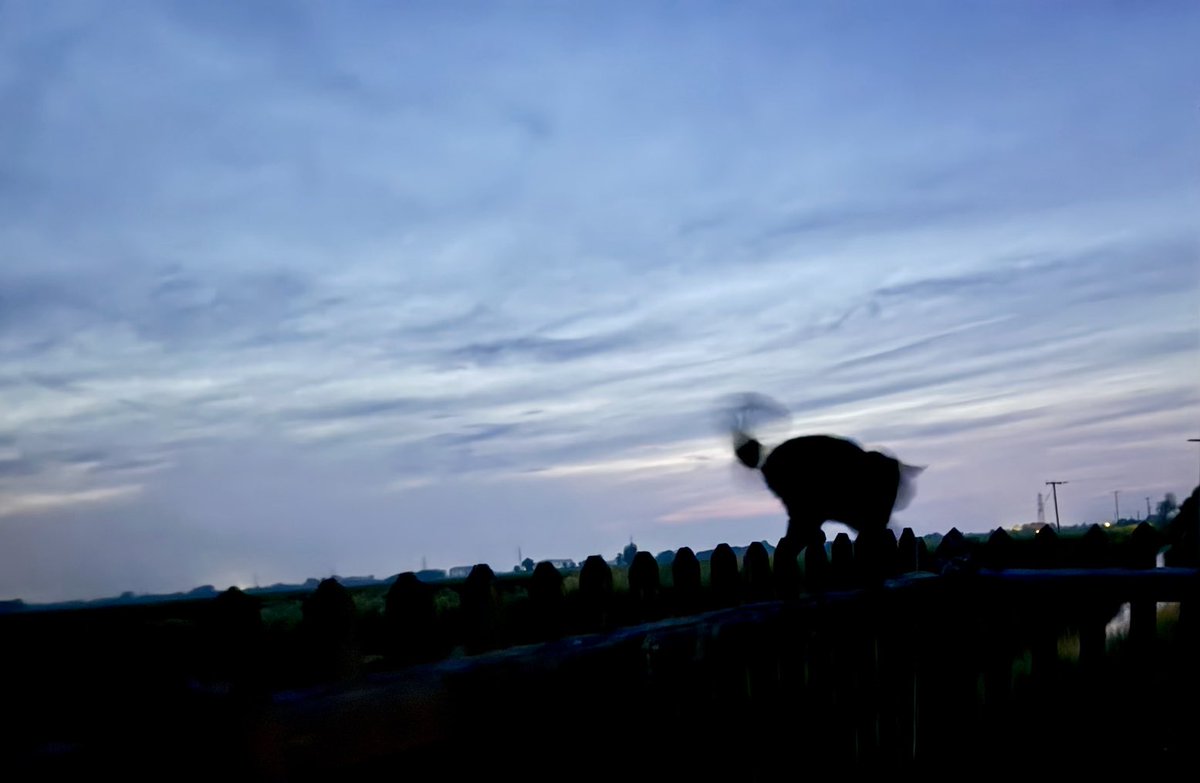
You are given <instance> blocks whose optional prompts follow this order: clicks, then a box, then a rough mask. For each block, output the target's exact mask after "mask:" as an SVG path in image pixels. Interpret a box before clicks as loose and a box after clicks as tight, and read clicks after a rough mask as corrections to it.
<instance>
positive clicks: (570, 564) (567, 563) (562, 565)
mask: <svg viewBox="0 0 1200 783" xmlns="http://www.w3.org/2000/svg"><path fill="white" fill-rule="evenodd" d="M546 562H548V563H550V565H552V566H554V567H555V568H557V569H558V570H559V571H562V570H564V569H571V568H579V566H578V565H576V563H575V561H574V560H569V559H568V560H555V559H554V558H551V559H550V560H548V561H546Z"/></svg>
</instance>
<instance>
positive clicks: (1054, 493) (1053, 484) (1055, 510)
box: [1046, 481, 1069, 533]
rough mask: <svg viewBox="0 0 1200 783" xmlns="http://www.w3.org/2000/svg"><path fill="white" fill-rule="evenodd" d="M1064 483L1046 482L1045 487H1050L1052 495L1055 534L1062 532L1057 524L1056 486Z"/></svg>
mask: <svg viewBox="0 0 1200 783" xmlns="http://www.w3.org/2000/svg"><path fill="white" fill-rule="evenodd" d="M1067 483H1069V482H1066V481H1047V482H1046V486H1048V487H1050V492H1051V493H1052V494H1053V495H1054V529H1055V531H1056V532H1059V533H1061V532H1062V525H1060V524H1059V522H1058V485H1059V484H1067Z"/></svg>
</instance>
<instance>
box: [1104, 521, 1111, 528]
mask: <svg viewBox="0 0 1200 783" xmlns="http://www.w3.org/2000/svg"><path fill="white" fill-rule="evenodd" d="M1104 526H1105V527H1112V522H1105V523H1104Z"/></svg>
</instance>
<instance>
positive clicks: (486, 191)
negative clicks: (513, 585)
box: [0, 1, 1200, 601]
mask: <svg viewBox="0 0 1200 783" xmlns="http://www.w3.org/2000/svg"><path fill="white" fill-rule="evenodd" d="M1198 35H1200V8H1198V7H1197V6H1196V5H1195V4H1194V3H1188V2H1178V3H1169V2H1164V3H1136V4H1135V3H1028V4H1026V3H1016V2H1009V3H963V2H944V3H924V2H913V3H891V2H878V3H865V2H864V3H810V4H794V3H778V4H776V3H747V4H731V3H701V2H696V3H596V4H589V3H569V4H551V3H534V2H524V3H480V4H473V3H449V4H433V3H414V4H405V5H403V6H401V5H399V4H393V3H369V2H353V3H282V2H280V3H270V2H264V3H253V4H244V3H184V2H181V3H167V2H154V3H132V2H130V3H120V4H112V3H99V2H95V3H91V2H58V3H41V2H11V1H9V2H0V105H2V106H4V107H5V108H4V114H3V118H2V119H0V597H23V598H25V599H27V600H34V601H43V600H54V599H61V598H74V597H90V596H97V595H111V594H115V593H118V592H121V591H123V590H133V591H137V592H150V591H166V590H177V589H188V588H190V587H193V586H195V585H199V584H205V583H212V584H215V585H217V586H218V587H224V586H227V585H229V584H241V585H247V584H253V583H254V582H256V581H257V582H259V583H262V584H267V583H271V582H275V581H296V580H299V579H303V578H305V577H309V576H324V575H328V574H331V573H340V574H366V573H374V574H376V575H378V576H384V575H388V574H394V573H397V572H399V571H403V570H409V569H415V568H419V567H420V566H421V564H422V562H423V561H424V562H427V563H428V564H429V565H430V566H438V567H449V566H452V565H459V564H470V563H474V562H489V563H491V564H492V565H493V566H494V567H497V568H508V567H510V566H511V565H512V564H513V563H515V562H516V555H517V549H518V547H520V548H521V551H522V552H523V553H524V554H525V555H527V556H531V557H534V558H535V559H538V558H547V557H573V558H576V559H580V558H582V557H584V556H586V555H588V554H592V553H601V554H605V555H607V556H612V555H613V554H614V553H616V552H617V551H619V549H620V548H621V546H623V545H624V544H625V543H626V542H627V541H628V540H629V538H630V537H631V536H632V537H633V539H634V540H635V541H636V542H637V543H638V545H639V546H640V547H641V548H643V549H649V550H651V551H655V552H657V551H660V550H662V549H667V548H672V549H673V548H677V547H679V546H683V545H689V546H692V547H693V548H695V549H701V548H708V547H711V546H713V545H715V544H717V543H719V542H721V541H729V542H731V543H746V542H749V541H752V540H758V539H769V540H772V541H773V540H776V539H777V538H778V537H779V536H780V535H781V534H782V533H783V530H784V517H783V513H782V508H781V507H780V506H779V505H778V503H777V501H775V500H774V498H773V497H772V496H770V495H769V493H768V492H767V491H766V489H765V488H764V487H762V486H761V482H758V481H756V479H755V478H754V476H752V475H747V474H744V473H739V472H738V471H739V470H740V468H738V467H736V466H735V465H734V464H733V458H732V453H731V449H730V445H729V443H728V440H727V438H726V437H725V436H724V435H723V434H722V433H721V432H720V431H719V430H718V429H717V428H716V427H715V426H714V423H713V408H714V405H715V404H716V402H717V400H719V399H720V397H721V396H722V395H725V394H727V393H730V392H736V391H742V390H754V391H758V392H763V393H767V394H770V395H772V396H773V397H776V398H777V399H779V400H781V401H783V402H784V403H786V404H787V406H788V407H789V408H790V409H791V411H792V413H793V420H792V422H791V429H790V430H789V432H790V434H802V433H817V432H825V433H833V434H838V435H842V436H845V437H851V438H854V439H856V440H858V441H860V442H861V443H863V444H865V445H868V446H871V447H882V448H886V449H887V450H889V451H891V452H892V453H894V454H896V455H898V456H900V457H901V458H903V459H905V460H906V461H908V462H912V463H916V464H924V465H928V466H929V467H928V469H927V470H926V472H925V473H924V474H923V475H922V476H921V478H920V480H919V483H918V490H917V494H916V497H915V499H914V500H913V502H912V503H911V504H910V505H909V507H908V508H907V509H905V510H904V511H902V512H900V513H899V514H898V515H897V518H896V521H897V523H898V524H901V525H910V526H912V527H913V528H914V529H916V530H917V531H918V532H922V533H923V532H934V531H945V530H947V529H949V527H951V526H958V527H959V528H960V529H962V530H964V531H982V530H988V529H991V528H994V527H995V526H997V525H1002V524H1003V525H1011V524H1017V523H1021V522H1028V521H1032V520H1033V519H1034V516H1035V513H1036V508H1035V497H1036V494H1037V493H1038V492H1039V491H1044V490H1046V489H1047V488H1046V487H1045V486H1044V482H1045V481H1046V480H1049V479H1065V480H1069V481H1070V482H1071V483H1070V484H1069V485H1068V486H1066V487H1063V488H1062V489H1063V492H1061V493H1060V496H1059V501H1060V507H1061V510H1062V513H1063V517H1064V522H1069V523H1073V522H1081V521H1088V522H1092V521H1100V520H1103V519H1105V518H1107V517H1109V516H1110V515H1111V513H1112V507H1113V497H1112V491H1113V490H1121V492H1122V495H1121V500H1122V511H1123V512H1126V511H1127V512H1132V511H1133V510H1134V509H1139V510H1140V511H1142V512H1143V513H1144V511H1145V501H1144V497H1146V496H1149V497H1151V499H1152V501H1154V502H1156V501H1157V500H1158V499H1159V498H1160V497H1161V496H1162V494H1163V493H1165V492H1168V491H1171V492H1175V493H1177V494H1181V495H1182V494H1184V493H1186V492H1188V491H1190V489H1191V487H1192V486H1194V485H1195V483H1196V480H1197V473H1198V470H1200V468H1198V466H1200V453H1198V452H1197V450H1196V449H1195V448H1193V447H1194V445H1195V444H1188V443H1187V442H1186V440H1187V438H1189V437H1197V436H1200V432H1197V429H1196V427H1197V421H1200V418H1198V417H1197V414H1198V413H1200V384H1197V380H1198V379H1200V374H1198V370H1200V361H1198V359H1200V307H1198V295H1200V261H1198V259H1200V253H1198V250H1200V243H1198V238H1197V224H1196V215H1197V214H1200V213H1198V209H1200V192H1198V190H1200V188H1198V185H1197V178H1196V172H1197V170H1200V169H1198V165H1200V145H1198V144H1197V139H1200V102H1198V100H1197V92H1196V84H1197V82H1196V75H1197V73H1200V68H1198V65H1200V62H1198V60H1200V56H1198V55H1197V53H1196V48H1195V47H1194V45H1193V44H1194V41H1195V40H1196V39H1197V37H1198ZM1051 513H1052V512H1051Z"/></svg>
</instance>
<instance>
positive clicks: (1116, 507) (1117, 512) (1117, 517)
mask: <svg viewBox="0 0 1200 783" xmlns="http://www.w3.org/2000/svg"><path fill="white" fill-rule="evenodd" d="M1120 494H1121V490H1119V489H1114V490H1113V524H1114V525H1115V524H1117V523H1118V522H1120V521H1121V504H1120V503H1119V502H1118V501H1117V496H1118V495H1120Z"/></svg>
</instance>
